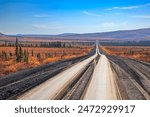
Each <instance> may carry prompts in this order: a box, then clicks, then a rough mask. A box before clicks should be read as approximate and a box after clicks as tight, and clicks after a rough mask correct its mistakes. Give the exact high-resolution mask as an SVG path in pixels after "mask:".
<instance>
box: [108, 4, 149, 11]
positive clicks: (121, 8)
mask: <svg viewBox="0 0 150 117" xmlns="http://www.w3.org/2000/svg"><path fill="white" fill-rule="evenodd" d="M147 6H150V3H147V4H142V5H135V6H123V7H118V6H116V7H112V8H108V9H106V10H130V9H138V8H142V7H147Z"/></svg>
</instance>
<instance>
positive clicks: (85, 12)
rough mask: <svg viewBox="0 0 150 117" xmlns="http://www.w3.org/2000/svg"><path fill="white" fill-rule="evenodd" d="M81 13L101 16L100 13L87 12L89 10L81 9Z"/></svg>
mask: <svg viewBox="0 0 150 117" xmlns="http://www.w3.org/2000/svg"><path fill="white" fill-rule="evenodd" d="M82 13H83V14H85V15H89V16H96V17H99V16H101V15H100V14H96V13H92V12H89V11H82Z"/></svg>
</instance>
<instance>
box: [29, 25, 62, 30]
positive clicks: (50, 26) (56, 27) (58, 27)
mask: <svg viewBox="0 0 150 117" xmlns="http://www.w3.org/2000/svg"><path fill="white" fill-rule="evenodd" d="M32 26H33V27H34V28H38V29H44V30H56V29H62V28H63V27H62V26H57V25H56V26H54V25H50V24H32Z"/></svg>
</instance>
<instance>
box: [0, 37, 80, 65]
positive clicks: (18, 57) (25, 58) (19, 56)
mask: <svg viewBox="0 0 150 117" xmlns="http://www.w3.org/2000/svg"><path fill="white" fill-rule="evenodd" d="M49 44H53V46H54V47H61V46H62V45H63V44H62V43H60V42H56V43H55V42H51V43H46V42H42V43H41V47H42V46H43V47H45V46H51V47H52V45H49ZM64 46H65V45H63V47H64ZM22 47H24V46H22V44H21V43H20V42H19V41H18V38H16V41H15V53H12V52H11V51H9V52H8V51H7V52H6V51H5V50H2V51H1V52H0V58H1V59H2V60H9V59H12V58H13V57H14V56H15V61H16V62H17V63H18V62H25V63H27V64H28V63H29V55H30V57H35V58H37V60H38V61H39V62H41V61H42V59H43V56H44V58H50V57H56V56H58V54H59V56H60V57H61V58H63V57H64V56H65V55H67V54H66V53H65V52H64V51H63V50H62V52H60V53H56V52H53V53H50V52H45V53H44V55H43V54H41V53H40V52H38V53H37V52H34V50H33V49H32V50H30V51H29V50H28V48H23V49H22ZM72 54H73V55H76V54H78V52H73V53H72Z"/></svg>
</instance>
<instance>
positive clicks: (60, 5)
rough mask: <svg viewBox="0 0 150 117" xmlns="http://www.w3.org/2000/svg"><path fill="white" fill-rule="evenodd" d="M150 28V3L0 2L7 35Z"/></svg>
mask: <svg viewBox="0 0 150 117" xmlns="http://www.w3.org/2000/svg"><path fill="white" fill-rule="evenodd" d="M147 27H150V0H136V1H135V0H0V32H2V33H5V34H60V33H92V32H107V31H114V30H126V29H138V28H147Z"/></svg>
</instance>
